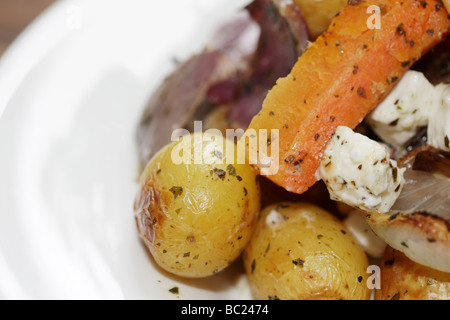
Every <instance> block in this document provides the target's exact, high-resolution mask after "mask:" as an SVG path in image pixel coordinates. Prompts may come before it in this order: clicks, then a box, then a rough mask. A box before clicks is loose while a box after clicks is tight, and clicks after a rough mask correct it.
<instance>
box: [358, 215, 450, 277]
mask: <svg viewBox="0 0 450 320" xmlns="http://www.w3.org/2000/svg"><path fill="white" fill-rule="evenodd" d="M365 217H366V221H367V223H368V224H369V225H370V227H371V228H372V230H373V231H374V232H375V233H376V234H377V235H378V236H379V237H380V238H382V239H384V240H385V241H386V243H387V244H388V245H389V246H391V247H392V248H394V249H397V250H398V251H401V252H403V253H404V254H405V255H406V256H407V257H408V258H410V259H411V260H413V261H415V262H417V263H419V264H422V265H424V266H427V267H430V268H432V269H436V270H439V271H443V272H450V221H449V220H445V219H443V218H442V217H438V216H435V215H431V214H427V213H424V212H418V213H413V214H394V215H387V214H381V213H376V212H373V213H370V214H366V215H365Z"/></svg>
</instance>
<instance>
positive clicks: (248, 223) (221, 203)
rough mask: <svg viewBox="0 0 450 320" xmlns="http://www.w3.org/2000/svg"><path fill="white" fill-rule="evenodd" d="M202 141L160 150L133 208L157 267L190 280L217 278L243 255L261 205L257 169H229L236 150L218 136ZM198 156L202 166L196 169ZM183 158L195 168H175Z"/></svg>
mask: <svg viewBox="0 0 450 320" xmlns="http://www.w3.org/2000/svg"><path fill="white" fill-rule="evenodd" d="M203 138H204V139H203V140H202V135H201V134H198V133H197V134H193V135H191V136H187V138H186V139H182V140H181V141H180V142H174V143H172V144H170V145H169V146H167V147H165V148H164V149H163V150H161V151H160V152H159V153H158V154H157V155H156V156H155V157H154V158H153V159H152V160H151V161H150V162H149V164H148V165H147V167H146V169H145V171H144V173H143V175H142V178H141V189H140V192H139V195H138V197H137V199H136V203H135V214H136V221H137V227H138V231H139V234H140V236H141V238H142V239H143V241H144V242H145V244H146V245H147V247H148V248H149V250H150V252H151V253H152V255H153V257H154V259H155V261H156V262H157V263H158V265H160V266H161V267H162V268H163V269H165V270H167V271H169V272H171V273H173V274H176V275H179V276H184V277H190V278H199V277H206V276H210V275H213V274H215V273H217V272H219V271H221V270H222V269H224V268H225V267H226V266H228V265H229V264H230V263H231V262H233V260H235V259H236V258H237V257H238V256H239V255H240V254H241V253H242V251H243V249H244V248H245V246H246V245H247V243H248V241H249V240H250V237H251V234H252V232H253V230H254V228H255V226H256V221H257V218H258V214H259V210H260V200H261V199H260V198H261V196H260V189H259V182H258V178H257V175H256V172H255V171H254V170H253V168H251V167H250V166H247V165H233V164H227V163H233V162H232V161H231V162H230V161H228V160H227V158H226V154H227V153H226V151H228V150H231V149H232V148H235V144H234V143H233V142H231V141H228V140H226V139H224V138H222V137H221V136H218V135H216V136H214V135H206V134H205V135H204V136H203ZM214 139H215V141H213V140H214ZM208 140H211V141H209V142H208ZM185 143H187V144H185ZM186 145H188V146H189V145H192V146H193V147H192V148H188V149H183V148H184V147H185V146H186ZM182 150H184V151H183V152H181V151H182ZM186 150H187V151H186ZM198 150H201V152H200V153H198ZM199 154H200V155H203V159H202V162H203V164H194V159H195V157H196V155H199ZM181 155H182V156H183V157H184V156H187V157H185V158H184V160H190V161H191V164H189V163H187V162H183V163H181V164H176V163H178V162H179V159H178V158H177V157H178V156H181ZM214 162H218V163H216V164H215V163H214Z"/></svg>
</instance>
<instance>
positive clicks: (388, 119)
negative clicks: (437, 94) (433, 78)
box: [367, 71, 435, 147]
mask: <svg viewBox="0 0 450 320" xmlns="http://www.w3.org/2000/svg"><path fill="white" fill-rule="evenodd" d="M433 93H434V87H433V85H432V84H431V83H430V82H429V81H428V80H427V79H426V78H425V76H424V75H423V74H422V73H421V72H417V71H408V72H407V73H406V74H405V75H404V76H403V78H402V79H401V80H400V82H399V83H398V84H397V85H396V87H395V88H394V89H393V91H392V92H391V93H390V94H389V95H388V96H387V97H386V99H384V100H383V102H381V104H380V105H379V106H378V107H377V108H376V109H375V110H374V111H373V112H372V113H371V114H369V116H368V117H367V122H368V124H369V125H370V126H371V128H372V129H373V131H374V132H375V133H376V134H377V135H378V136H379V137H380V138H381V139H382V140H383V141H385V142H386V143H388V144H390V145H392V146H394V147H401V146H402V145H403V144H405V143H406V142H408V140H410V139H411V138H412V137H414V136H415V135H416V133H417V132H418V130H419V129H420V127H424V126H426V125H427V123H428V114H429V113H430V110H431V109H432V105H433V103H434V99H435V98H434V94H433Z"/></svg>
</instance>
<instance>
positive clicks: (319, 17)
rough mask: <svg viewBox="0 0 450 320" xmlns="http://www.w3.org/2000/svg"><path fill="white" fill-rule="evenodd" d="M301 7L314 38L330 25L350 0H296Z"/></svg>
mask: <svg viewBox="0 0 450 320" xmlns="http://www.w3.org/2000/svg"><path fill="white" fill-rule="evenodd" d="M294 1H295V4H297V6H298V7H299V8H300V10H301V11H302V13H303V16H304V18H305V20H306V24H307V25H308V28H309V31H310V33H311V37H312V38H313V39H315V38H317V37H318V36H320V35H321V34H322V33H323V32H325V31H326V30H327V29H328V27H329V26H330V23H331V20H332V19H333V17H334V16H335V15H336V14H337V13H338V12H339V11H341V10H342V8H344V6H345V5H346V4H347V2H348V0H294Z"/></svg>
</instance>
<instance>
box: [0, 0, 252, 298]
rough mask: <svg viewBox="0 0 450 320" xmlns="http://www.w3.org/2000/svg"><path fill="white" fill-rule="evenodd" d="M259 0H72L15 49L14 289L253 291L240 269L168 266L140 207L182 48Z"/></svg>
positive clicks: (98, 294) (0, 65)
mask: <svg viewBox="0 0 450 320" xmlns="http://www.w3.org/2000/svg"><path fill="white" fill-rule="evenodd" d="M247 3H248V1H246V0H214V1H211V0H171V1H156V0H73V1H72V0H67V1H65V0H60V1H59V2H57V3H56V4H55V5H53V6H52V7H51V8H49V10H47V11H46V12H45V13H44V14H43V15H41V16H40V17H39V18H38V19H37V20H36V21H35V22H34V23H33V24H32V25H30V27H29V28H28V29H27V30H26V31H25V32H24V33H23V34H22V35H21V36H20V37H19V39H17V41H16V42H15V43H14V44H13V45H12V46H11V48H10V49H9V50H8V51H7V52H6V53H5V55H4V56H3V57H2V59H1V60H0V115H1V118H0V298H3V299H240V298H244V299H245V298H248V297H249V295H248V289H247V287H246V284H245V279H244V277H242V276H241V275H239V273H237V275H236V273H235V272H233V271H234V270H233V267H232V268H231V269H230V271H226V272H225V273H223V274H221V275H218V276H216V277H213V278H209V279H207V280H203V281H202V280H200V281H189V280H185V281H182V282H180V280H179V279H177V278H175V277H171V276H169V275H168V274H166V273H164V272H162V271H161V270H159V269H158V268H157V267H156V266H155V265H154V264H153V263H152V260H151V258H150V257H149V256H148V254H147V251H146V249H145V248H144V247H143V245H142V244H141V242H140V241H139V238H138V235H137V232H136V227H135V222H134V216H133V211H132V206H133V200H134V197H135V194H136V190H137V184H136V179H137V171H138V168H137V164H138V161H137V151H136V146H135V128H136V124H137V121H138V119H139V117H140V115H141V112H142V110H143V108H144V106H145V102H146V100H147V99H148V96H149V95H150V93H151V92H152V90H154V89H155V87H156V86H157V85H158V84H159V83H160V81H161V80H162V79H163V78H164V77H165V76H166V75H167V74H168V73H169V72H170V70H172V68H173V67H174V65H173V62H172V61H173V58H177V59H184V58H186V57H188V56H189V55H190V54H192V53H194V52H197V51H198V50H200V49H201V48H202V46H203V44H204V43H205V42H206V39H208V36H210V35H211V33H212V32H213V30H214V26H216V25H217V24H218V23H220V22H221V21H223V20H226V19H228V18H229V17H230V16H231V15H232V14H233V13H234V12H236V11H237V10H238V9H239V8H242V7H243V6H244V5H245V4H247ZM235 267H236V268H238V266H235ZM174 286H178V287H179V294H178V295H174V294H172V293H170V292H169V289H171V288H172V287H174Z"/></svg>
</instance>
